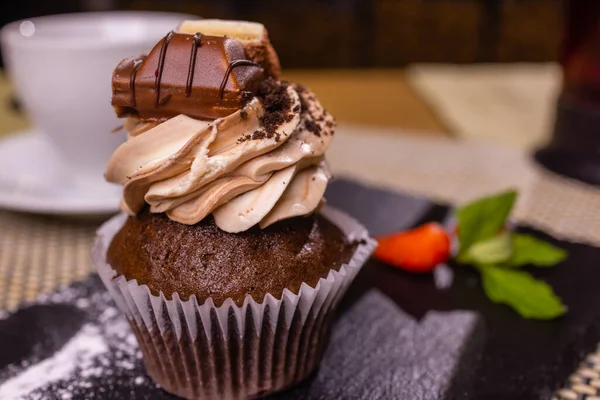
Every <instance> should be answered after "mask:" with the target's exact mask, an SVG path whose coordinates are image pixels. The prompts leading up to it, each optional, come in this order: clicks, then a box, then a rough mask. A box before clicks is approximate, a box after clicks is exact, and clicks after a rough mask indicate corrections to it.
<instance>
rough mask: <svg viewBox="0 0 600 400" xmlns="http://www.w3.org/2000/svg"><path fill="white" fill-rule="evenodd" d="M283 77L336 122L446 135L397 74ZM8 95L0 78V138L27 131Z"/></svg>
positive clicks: (353, 72)
mask: <svg viewBox="0 0 600 400" xmlns="http://www.w3.org/2000/svg"><path fill="white" fill-rule="evenodd" d="M284 78H285V79H288V80H291V81H295V82H299V83H302V84H304V85H306V86H308V87H310V88H311V89H312V90H313V91H314V92H315V93H316V94H317V96H318V97H319V99H320V100H321V102H322V103H323V105H324V106H325V107H326V108H327V109H328V110H329V111H330V112H331V113H332V114H333V115H334V116H335V117H336V118H337V120H338V121H339V122H341V123H354V124H363V125H377V126H382V127H394V128H400V129H403V130H410V131H418V132H419V134H423V135H429V136H444V135H448V134H449V131H448V129H447V128H446V127H444V126H443V125H442V123H441V122H440V121H439V120H438V118H437V117H436V116H435V114H434V113H433V112H432V111H431V110H430V109H429V108H428V107H427V105H426V104H425V103H424V102H423V101H422V100H420V99H419V97H418V96H417V94H416V93H414V92H413V91H412V89H411V88H410V87H409V86H408V84H407V83H406V79H405V76H404V72H403V71H402V70H401V69H390V70H372V69H370V70H290V71H287V72H286V73H285V74H284ZM10 96H11V88H10V84H9V83H8V82H7V80H6V78H4V77H2V75H0V136H1V135H6V134H9V133H12V132H16V131H19V130H22V129H25V128H27V126H28V122H27V120H26V118H24V117H23V116H19V115H16V114H15V113H14V112H12V111H11V109H10V107H9V101H10ZM399 132H401V131H399Z"/></svg>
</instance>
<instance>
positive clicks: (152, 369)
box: [92, 206, 377, 399]
mask: <svg viewBox="0 0 600 400" xmlns="http://www.w3.org/2000/svg"><path fill="white" fill-rule="evenodd" d="M321 213H322V214H323V216H325V217H326V218H327V219H329V220H330V221H331V222H333V223H334V224H335V225H337V226H338V227H339V228H340V229H341V230H342V231H343V232H344V233H345V234H346V235H347V237H348V239H349V240H352V241H354V240H356V241H357V242H358V245H357V248H356V250H355V252H354V254H353V255H352V257H351V259H350V261H349V262H348V263H347V264H344V265H342V266H341V267H340V269H339V271H336V270H333V269H332V270H331V271H329V274H328V275H327V277H326V278H321V279H320V280H319V281H318V283H317V285H316V286H315V287H314V288H313V287H311V286H309V285H307V284H306V283H303V284H302V285H301V287H300V289H299V291H298V294H294V293H292V292H291V291H290V290H288V289H285V290H284V292H283V294H282V296H281V299H276V298H275V297H273V296H272V295H271V294H267V295H266V296H265V297H264V298H263V299H262V301H261V302H260V303H259V302H257V301H256V300H254V299H253V298H252V296H250V295H247V296H246V297H245V299H244V302H243V304H242V306H241V307H240V306H238V305H236V304H235V303H234V302H233V300H232V299H227V300H225V301H224V302H223V304H222V305H221V306H219V307H217V306H215V304H214V302H213V300H212V299H210V298H209V299H207V300H206V301H205V302H204V303H203V304H199V302H198V300H197V298H196V296H191V297H190V298H189V299H188V300H182V299H181V298H180V297H179V295H178V293H175V294H173V296H172V299H171V300H168V299H166V297H165V296H164V294H163V293H162V292H161V293H160V295H159V296H155V295H153V294H151V293H150V290H149V288H148V286H146V285H139V284H138V282H137V281H136V280H129V281H127V280H126V279H125V277H124V276H117V272H116V271H115V270H114V269H112V268H111V266H110V265H109V264H108V263H107V261H106V253H107V251H108V247H109V245H110V243H111V241H112V238H113V237H114V235H115V234H116V233H117V232H118V231H119V230H120V229H121V227H122V226H123V224H124V222H125V220H126V218H127V216H126V215H124V214H120V215H117V216H115V217H113V218H112V219H110V220H109V221H107V222H106V223H105V224H103V225H102V226H101V227H100V229H99V230H98V233H97V237H96V241H95V243H94V247H93V249H92V258H93V260H94V263H95V264H96V268H97V270H98V274H99V275H100V277H101V279H102V281H103V282H104V284H105V285H106V287H107V289H108V291H109V292H110V294H111V296H112V298H113V299H114V301H115V302H116V304H117V306H118V307H119V309H121V311H122V312H123V313H124V314H125V315H126V316H127V318H128V319H129V321H130V323H131V326H132V328H133V330H134V332H135V334H136V336H137V338H138V342H139V344H140V348H141V349H142V353H143V355H144V362H145V364H146V368H147V370H148V373H149V375H150V376H151V377H152V378H153V379H154V380H155V381H156V382H157V383H159V384H160V385H161V386H162V387H163V388H164V389H166V390H167V391H170V392H172V393H175V394H177V395H179V396H182V397H186V398H194V399H209V398H219V399H246V398H254V397H258V396H262V395H266V394H268V393H272V392H275V391H278V390H281V389H284V388H285V387H288V386H291V385H293V384H294V383H296V382H299V381H300V380H302V379H304V378H305V377H306V376H307V375H308V374H310V372H312V371H313V370H314V369H315V367H316V366H317V364H318V363H319V361H320V359H321V356H322V353H323V351H324V348H325V344H326V342H327V339H328V336H329V331H330V327H331V323H332V322H333V316H334V313H333V312H332V311H334V310H335V308H336V307H337V305H338V303H339V301H340V300H341V298H342V296H343V295H344V293H345V292H346V290H347V288H348V286H349V285H350V283H351V282H352V280H353V279H354V277H355V276H356V274H357V273H358V272H359V271H360V269H361V267H362V266H363V265H364V263H365V262H366V261H367V259H368V258H369V256H370V255H371V253H372V252H373V250H374V249H375V247H376V245H377V243H376V241H375V240H373V239H371V238H370V237H369V235H368V232H367V231H366V229H365V228H364V227H363V226H362V225H361V224H359V223H358V222H357V221H356V220H354V219H353V218H351V217H349V216H348V215H346V214H344V213H342V212H341V211H338V210H336V209H334V208H332V207H328V206H327V207H324V208H323V210H322V211H321Z"/></svg>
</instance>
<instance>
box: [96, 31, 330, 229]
mask: <svg viewBox="0 0 600 400" xmlns="http://www.w3.org/2000/svg"><path fill="white" fill-rule="evenodd" d="M240 24H241V25H240ZM244 24H246V25H244ZM198 27H204V28H206V29H207V30H208V31H207V33H208V34H209V35H213V36H206V35H204V33H200V32H197V33H195V34H193V35H188V34H187V33H186V31H190V32H191V30H194V29H195V28H198ZM217 28H218V29H217ZM221 30H224V32H225V33H222V32H221ZM227 30H230V31H231V32H232V34H231V35H227V34H226V33H227ZM216 34H223V35H224V36H223V37H225V38H226V43H225V42H223V40H222V38H223V37H221V39H219V40H216V39H214V38H215V37H217V36H214V35H216ZM236 35H237V36H238V37H239V39H236ZM186 37H187V38H186ZM203 38H204V39H203ZM187 41H191V42H192V44H193V46H192V48H191V53H190V54H188V55H187V56H186V57H191V58H190V59H189V63H190V67H189V71H188V72H186V73H188V80H187V82H185V83H184V82H180V84H178V85H179V86H177V85H175V86H174V83H173V82H175V81H174V80H173V81H172V82H171V81H169V80H168V79H165V80H164V81H161V80H160V77H161V72H163V70H164V71H168V72H167V73H166V74H165V75H164V76H165V77H168V76H170V75H169V74H174V75H173V76H175V75H177V74H180V75H181V74H183V73H184V72H185V71H179V69H177V68H179V67H178V65H179V64H177V62H176V63H175V64H172V63H169V60H170V59H173V58H174V59H175V60H176V61H177V60H181V59H182V58H184V54H179V55H177V54H176V52H177V51H179V50H181V51H183V50H184V49H185V46H184V45H181V46H179V47H178V46H174V45H173V44H176V43H182V44H183V43H186V42H187ZM161 43H162V44H161ZM161 43H159V45H160V46H159V45H157V47H155V49H154V50H153V54H154V56H148V57H144V56H140V57H139V58H140V60H144V61H143V62H144V63H145V64H143V65H146V66H148V63H150V64H151V63H152V62H158V64H157V66H158V69H157V71H158V72H157V74H158V75H157V79H156V83H157V85H156V87H155V90H156V91H157V92H156V96H155V97H156V98H157V99H159V100H158V101H155V102H154V103H150V102H146V103H148V104H146V103H144V102H142V101H141V100H140V99H141V97H140V96H147V95H151V92H149V91H148V90H147V89H148V87H146V86H145V89H144V90H145V91H142V89H140V88H137V89H139V90H137V91H136V86H137V84H138V80H137V79H136V76H137V75H136V74H135V73H131V74H130V75H131V83H130V85H129V86H127V85H126V84H124V83H123V82H121V80H122V77H123V76H124V75H127V74H123V73H121V72H122V71H121V69H123V68H124V67H123V65H125V66H128V65H129V64H128V63H129V61H127V60H126V61H124V62H123V63H121V64H120V66H119V67H118V68H117V71H116V72H115V75H114V76H113V90H117V91H116V92H114V96H115V97H113V104H116V103H115V100H116V99H119V100H118V101H117V103H119V102H124V103H123V104H124V107H125V106H126V104H125V103H126V102H127V101H128V100H126V99H127V98H130V99H133V100H131V105H132V106H135V107H137V108H135V109H134V108H131V107H130V108H127V107H129V106H126V107H125V108H120V109H119V108H118V109H117V112H119V110H120V111H121V113H120V115H122V116H127V118H126V120H125V122H124V128H125V130H126V131H127V133H128V140H127V141H126V142H125V143H123V144H122V145H121V146H120V147H119V148H118V149H117V150H116V151H115V152H114V154H113V155H112V157H111V159H110V161H109V163H108V168H107V171H106V179H107V180H108V181H110V182H115V183H120V184H122V185H124V188H123V198H122V202H121V208H122V209H123V210H124V211H125V212H127V213H129V214H132V215H135V214H137V213H138V212H140V211H141V210H142V209H143V208H144V207H145V206H146V205H149V207H150V211H151V212H154V213H166V215H167V216H168V217H169V218H170V219H172V220H174V221H177V222H180V223H183V224H190V225H192V224H195V223H198V222H199V221H201V220H202V219H204V218H206V217H207V216H209V215H210V214H212V215H213V216H214V219H215V222H216V224H217V226H218V227H219V228H221V229H222V230H224V231H226V232H232V233H235V232H241V231H244V230H247V229H249V228H251V227H252V226H254V225H256V224H258V225H259V226H260V227H261V228H265V227H267V226H269V225H271V224H273V223H275V222H277V221H280V220H283V219H288V218H293V217H297V216H302V215H307V214H310V213H313V212H315V210H317V209H318V207H319V206H320V205H321V204H322V202H323V195H324V193H325V189H326V187H327V183H328V181H329V179H330V173H329V169H328V167H327V163H326V162H325V159H324V153H325V150H326V149H327V148H328V146H329V144H330V142H331V139H332V136H333V128H334V119H333V117H332V116H331V115H330V114H329V113H327V111H325V110H324V109H323V107H322V106H321V104H320V103H319V101H318V100H317V99H316V97H315V95H314V94H313V93H312V92H311V91H309V90H308V89H305V88H303V87H302V86H300V85H297V84H289V83H287V82H284V81H279V80H277V78H276V75H277V74H278V61H277V55H276V54H275V53H274V50H272V47H271V46H270V43H269V42H268V36H267V33H266V30H264V27H262V25H260V24H253V23H238V22H234V23H232V22H226V23H225V22H223V21H218V20H214V21H212V22H210V21H209V22H206V21H205V22H203V23H201V24H199V23H195V22H189V23H184V24H183V25H182V26H181V27H180V28H179V32H178V33H172V34H169V35H167V37H166V38H165V39H163V40H162V41H161ZM169 43H170V44H171V46H169ZM215 43H216V44H217V45H219V46H221V47H223V46H225V47H227V48H230V49H236V50H235V51H236V52H237V53H236V56H235V57H236V60H242V61H243V63H245V64H244V65H248V64H251V66H255V67H253V68H255V69H254V70H253V71H257V70H256V68H259V69H260V70H261V71H262V70H265V71H267V74H266V75H271V77H268V78H265V77H264V76H263V77H262V78H260V79H259V78H258V75H255V76H254V78H252V79H253V80H254V82H255V83H253V84H252V86H247V88H248V89H250V87H252V89H251V90H252V91H251V92H249V91H244V90H246V89H236V88H233V89H232V90H233V92H232V93H233V94H232V96H238V97H235V98H236V99H237V100H236V101H237V103H235V104H234V103H231V102H230V103H228V104H229V105H230V106H231V107H229V108H228V109H227V110H226V109H225V108H222V103H221V102H222V101H225V100H224V97H222V96H221V100H219V96H218V95H217V96H216V97H215V95H214V94H215V93H214V92H215V88H214V85H213V86H210V85H209V87H208V88H207V89H206V90H208V92H207V93H208V94H207V96H208V97H203V94H202V93H203V92H202V90H204V89H202V85H200V86H196V84H197V83H198V82H204V81H203V80H202V79H204V78H203V77H202V70H198V69H197V68H196V66H198V65H203V66H205V67H206V66H210V65H211V64H210V63H211V62H214V63H215V64H218V65H220V67H219V68H221V69H222V67H223V65H224V64H223V63H224V62H225V61H227V59H226V60H225V61H224V60H223V59H221V58H219V57H220V56H215V57H216V58H215V59H214V60H212V61H211V59H206V58H205V59H203V60H202V61H201V62H200V61H197V60H195V58H194V57H199V56H204V57H208V56H211V55H218V54H220V53H219V51H216V50H215V49H212V50H206V51H200V50H199V48H201V47H202V46H209V47H210V46H213V45H214V44H215ZM223 43H225V45H223ZM236 43H237V44H236ZM236 46H237V47H236ZM157 49H159V50H161V51H158V50H157ZM169 49H171V50H169ZM177 49H179V50H177ZM240 49H243V51H242V52H241V53H240V51H241V50H240ZM213 50H214V51H213ZM231 51H233V50H231ZM174 52H175V53H174ZM231 54H233V53H231ZM169 57H170V58H169ZM228 57H229V56H228ZM244 57H246V58H249V59H252V60H253V61H244ZM154 59H157V60H158V61H156V60H154ZM148 60H154V61H148ZM242 61H239V62H242ZM255 61H257V62H255ZM227 62H229V63H230V64H229V68H227V71H225V73H224V76H225V77H224V78H223V82H225V83H227V79H228V76H229V73H230V72H231V69H232V68H231V66H232V65H237V64H235V63H238V61H231V57H229V61H227ZM134 64H135V62H134ZM132 65H133V64H132ZM136 65H142V64H140V63H139V62H138V64H135V65H134V67H135V66H136ZM240 65H241V64H240ZM136 68H140V70H143V71H145V69H143V68H141V67H136ZM146 69H148V68H146ZM180 69H181V68H180ZM169 71H170V72H169ZM178 71H179V72H178ZM215 71H216V70H215ZM213 72H214V71H213ZM221 72H223V71H221ZM138 73H139V71H138ZM140 76H144V75H143V74H142V75H140ZM240 76H241V75H240ZM240 76H237V75H236V76H234V75H232V77H231V78H230V79H233V80H236V79H238V78H239V77H240ZM190 77H191V79H190ZM211 79H212V78H211ZM256 79H259V80H258V81H256ZM212 81H215V79H212ZM212 81H211V82H212ZM238 81H239V80H238ZM161 82H163V83H162V84H161ZM240 82H241V81H240ZM161 85H166V86H164V87H162V86H161ZM147 86H148V85H147ZM127 87H129V96H130V97H126V96H125V93H127V91H126V88H127ZM161 87H162V88H163V89H164V90H163V92H162V93H163V94H162V95H159V93H158V90H159V89H160V88H161ZM226 87H229V86H226V85H223V84H221V93H222V94H223V93H225V91H223V90H224V89H223V88H226ZM115 88H118V89H115ZM194 88H195V89H194ZM190 89H191V90H190ZM182 93H187V96H190V99H188V100H186V95H182ZM194 96H195V97H194ZM211 96H212V97H211ZM232 98H233V97H232ZM174 99H175V100H177V101H175V100H174ZM134 100H139V101H137V102H136V101H134ZM203 102H204V103H203ZM180 103H181V104H180ZM188 103H189V104H188ZM196 103H197V104H202V107H205V108H204V111H202V112H199V111H198V110H196V109H195V108H194V107H196V106H195V105H194V104H196ZM119 104H120V103H119ZM145 104H146V105H145ZM223 104H224V103H223ZM140 107H142V108H140ZM144 107H145V108H144ZM190 107H191V108H190ZM207 107H208V108H207ZM190 110H196V111H194V112H192V113H190V112H188V111H190ZM211 110H212V111H211ZM218 110H220V111H218ZM213 111H218V112H221V111H223V114H222V115H220V117H219V118H216V119H211V118H209V116H210V115H211V113H213ZM217 114H218V113H217Z"/></svg>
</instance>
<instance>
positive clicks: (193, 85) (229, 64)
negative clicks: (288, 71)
mask: <svg viewBox="0 0 600 400" xmlns="http://www.w3.org/2000/svg"><path fill="white" fill-rule="evenodd" d="M263 79H264V71H263V68H262V67H261V66H260V65H258V64H256V63H254V62H253V61H251V60H248V59H247V57H246V54H245V51H244V47H243V46H242V44H241V43H240V42H238V41H237V40H235V39H231V38H228V37H223V36H207V35H203V34H201V33H196V34H195V35H188V34H181V33H175V32H170V33H169V34H168V35H167V36H165V37H164V38H163V39H162V40H161V41H160V42H159V43H158V44H157V45H156V46H155V47H154V49H152V51H151V52H150V54H148V56H147V57H145V58H144V57H141V58H140V57H136V58H129V59H126V60H123V61H122V62H121V63H120V64H119V65H118V66H117V68H116V70H115V72H114V74H113V98H112V104H113V106H114V107H115V110H116V112H117V115H118V116H119V117H127V116H133V117H137V118H141V119H154V120H164V119H168V118H172V117H174V116H177V115H179V114H186V115H188V116H190V117H192V118H198V119H215V118H221V117H225V116H227V115H230V114H232V113H234V112H235V111H237V110H239V109H241V108H243V107H244V105H245V104H246V103H247V102H248V100H249V98H251V97H252V95H254V94H256V91H257V89H258V85H259V84H260V82H261V81H262V80H263Z"/></svg>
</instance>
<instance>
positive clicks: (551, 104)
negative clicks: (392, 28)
mask: <svg viewBox="0 0 600 400" xmlns="http://www.w3.org/2000/svg"><path fill="white" fill-rule="evenodd" d="M406 79H407V82H408V84H409V85H410V86H411V87H412V88H413V89H414V90H415V91H416V92H417V93H418V94H419V96H420V97H421V98H422V99H423V100H424V101H425V102H426V103H427V104H428V105H429V106H430V108H431V109H432V110H433V111H434V113H435V115H436V116H438V117H439V118H440V119H441V120H442V121H443V123H444V125H445V126H447V127H448V128H450V130H451V131H452V132H453V133H454V134H455V135H456V136H458V137H460V138H466V139H474V138H476V139H485V140H489V141H492V142H496V143H501V144H504V145H507V146H511V147H515V148H521V149H533V148H535V147H537V146H539V145H540V144H542V143H544V142H545V141H546V140H548V138H549V134H550V132H552V123H553V115H554V108H555V99H556V95H557V94H558V91H559V89H560V80H561V70H560V67H559V66H558V64H556V63H515V64H473V65H451V64H417V65H414V66H411V67H410V68H408V70H407V73H406Z"/></svg>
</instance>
